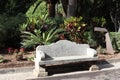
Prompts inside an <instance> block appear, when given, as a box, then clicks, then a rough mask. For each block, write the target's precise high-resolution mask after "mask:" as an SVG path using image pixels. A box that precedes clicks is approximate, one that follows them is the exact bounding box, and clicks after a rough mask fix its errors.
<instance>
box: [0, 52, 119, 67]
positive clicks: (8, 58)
mask: <svg viewBox="0 0 120 80" xmlns="http://www.w3.org/2000/svg"><path fill="white" fill-rule="evenodd" d="M0 55H1V54H0ZM34 55H35V51H32V52H27V53H26V54H25V55H24V57H25V58H27V57H33V56H34ZM2 56H3V57H4V59H5V61H4V62H2V63H0V68H15V67H27V66H34V62H32V61H29V60H28V59H24V60H21V61H17V60H16V59H15V56H14V55H12V54H2ZM98 58H99V59H100V60H101V59H104V60H106V59H119V58H120V53H116V54H114V55H110V54H98Z"/></svg>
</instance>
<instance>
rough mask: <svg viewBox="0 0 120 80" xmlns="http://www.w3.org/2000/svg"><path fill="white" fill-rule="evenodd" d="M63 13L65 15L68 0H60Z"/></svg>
mask: <svg viewBox="0 0 120 80" xmlns="http://www.w3.org/2000/svg"><path fill="white" fill-rule="evenodd" d="M61 3H62V6H63V10H64V12H65V15H67V7H68V0H61Z"/></svg>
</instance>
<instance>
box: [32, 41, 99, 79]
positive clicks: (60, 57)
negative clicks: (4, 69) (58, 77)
mask: <svg viewBox="0 0 120 80" xmlns="http://www.w3.org/2000/svg"><path fill="white" fill-rule="evenodd" d="M96 53H97V52H96V51H95V50H94V49H91V48H90V47H89V45H88V44H76V43H75V42H71V41H68V40H60V41H58V42H56V43H53V44H50V45H40V46H38V47H37V48H36V58H35V69H34V70H33V72H34V74H35V75H36V76H37V77H40V76H47V74H48V73H47V72H46V69H45V66H54V65H63V64H69V63H76V62H83V61H94V60H97V57H95V55H96Z"/></svg>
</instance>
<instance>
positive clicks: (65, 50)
mask: <svg viewBox="0 0 120 80" xmlns="http://www.w3.org/2000/svg"><path fill="white" fill-rule="evenodd" d="M87 48H89V45H88V44H76V43H75V42H71V41H68V40H60V41H58V42H56V43H53V44H51V45H43V46H38V47H37V48H36V51H43V52H44V53H45V55H46V56H45V57H49V58H52V57H62V56H83V55H86V54H87Z"/></svg>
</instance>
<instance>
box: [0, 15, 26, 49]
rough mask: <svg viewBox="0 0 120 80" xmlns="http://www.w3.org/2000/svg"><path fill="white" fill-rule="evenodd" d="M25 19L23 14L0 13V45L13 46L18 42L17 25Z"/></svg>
mask: <svg viewBox="0 0 120 80" xmlns="http://www.w3.org/2000/svg"><path fill="white" fill-rule="evenodd" d="M25 21H26V17H25V16H24V15H23V14H18V15H17V16H8V15H6V14H3V15H0V47H11V46H12V47H15V46H18V45H19V43H20V36H19V35H20V31H19V25H20V24H22V23H23V22H25Z"/></svg>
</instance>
